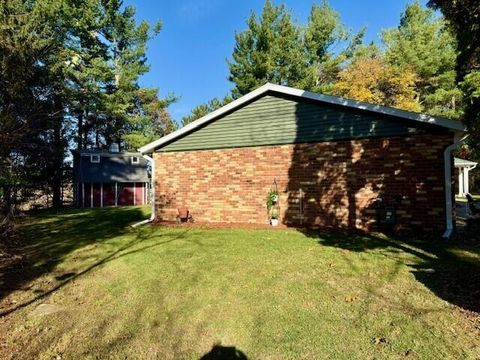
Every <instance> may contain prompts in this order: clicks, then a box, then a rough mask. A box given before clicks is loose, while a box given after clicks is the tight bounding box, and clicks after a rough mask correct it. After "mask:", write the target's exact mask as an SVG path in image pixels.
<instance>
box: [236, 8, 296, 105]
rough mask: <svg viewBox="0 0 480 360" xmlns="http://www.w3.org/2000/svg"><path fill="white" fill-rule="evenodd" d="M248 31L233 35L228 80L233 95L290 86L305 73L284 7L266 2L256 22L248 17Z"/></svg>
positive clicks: (292, 28)
mask: <svg viewBox="0 0 480 360" xmlns="http://www.w3.org/2000/svg"><path fill="white" fill-rule="evenodd" d="M247 27H248V28H247V30H245V31H243V32H240V33H236V34H235V41H236V44H235V48H234V51H233V55H232V58H233V59H232V61H229V62H228V65H229V68H230V77H229V80H230V81H232V82H233V83H234V84H235V88H234V89H233V90H232V95H233V97H234V98H237V97H239V96H241V95H245V94H246V93H248V92H250V91H252V90H254V89H256V88H258V87H260V86H262V85H264V84H265V83H266V82H272V83H275V84H280V85H292V86H294V85H295V84H296V83H298V82H299V81H300V79H301V78H302V76H303V75H302V74H303V72H304V66H303V63H302V49H301V45H300V33H299V30H298V28H297V27H296V26H295V24H294V23H293V21H292V19H291V15H290V12H289V11H288V10H287V9H286V8H285V6H284V5H281V6H275V5H273V4H272V3H271V1H270V0H266V2H265V5H264V7H263V10H262V14H261V16H260V18H259V19H257V17H256V15H255V14H253V13H252V14H251V15H250V18H249V19H248V21H247Z"/></svg>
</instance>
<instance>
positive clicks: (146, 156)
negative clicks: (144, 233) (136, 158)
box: [132, 154, 155, 228]
mask: <svg viewBox="0 0 480 360" xmlns="http://www.w3.org/2000/svg"><path fill="white" fill-rule="evenodd" d="M142 156H143V158H144V159H145V160H147V161H148V162H149V163H150V165H151V167H152V179H151V188H152V213H151V215H150V218H148V219H146V220H143V221H140V222H138V223H135V224H133V225H132V227H134V228H135V227H137V226H140V225H145V224H148V223H151V222H152V221H154V220H155V161H153V158H151V157H150V156H148V155H144V154H142Z"/></svg>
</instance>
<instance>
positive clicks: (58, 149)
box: [0, 0, 176, 214]
mask: <svg viewBox="0 0 480 360" xmlns="http://www.w3.org/2000/svg"><path fill="white" fill-rule="evenodd" d="M134 16H135V9H134V8H133V7H131V6H127V7H125V6H124V5H123V4H122V1H121V0H80V1H78V0H8V1H0V196H1V200H2V204H1V205H2V212H3V214H8V213H10V212H11V210H12V205H13V204H14V203H18V202H19V201H20V200H19V199H16V198H15V197H16V196H18V194H19V190H22V189H23V190H25V189H28V188H31V187H36V188H38V187H43V188H45V187H46V188H47V189H48V191H50V192H51V194H52V198H53V205H54V206H60V205H61V203H60V201H61V193H60V191H61V182H62V177H63V171H64V169H65V159H67V158H68V151H69V149H70V148H76V149H84V148H88V147H97V148H102V147H105V146H107V145H108V144H110V143H112V142H122V144H123V146H124V147H125V148H127V149H135V148H137V147H139V146H141V145H143V144H145V143H147V142H149V141H151V140H153V139H155V138H158V137H159V136H162V135H164V134H166V133H168V132H170V131H172V130H173V129H174V128H175V127H176V123H175V122H174V121H172V119H171V118H170V116H169V114H168V111H167V106H168V104H169V103H170V102H171V101H173V100H174V98H173V96H168V97H166V98H160V97H159V96H158V90H157V89H153V88H143V87H141V86H140V85H139V83H138V80H139V77H140V76H141V75H142V74H144V73H146V72H147V71H148V70H149V67H148V65H147V63H146V60H147V59H146V55H145V54H146V49H147V44H148V41H149V40H150V39H151V38H152V37H154V36H155V35H156V34H158V32H159V31H160V29H161V24H160V23H157V24H153V25H151V24H149V23H147V22H145V21H142V22H140V23H138V24H137V23H136V21H135V19H134Z"/></svg>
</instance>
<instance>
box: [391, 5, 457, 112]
mask: <svg viewBox="0 0 480 360" xmlns="http://www.w3.org/2000/svg"><path fill="white" fill-rule="evenodd" d="M383 42H384V44H385V47H386V58H387V61H388V62H389V63H390V64H392V65H394V66H398V67H400V68H402V69H405V70H408V71H413V72H414V73H416V74H417V81H416V91H417V93H418V95H419V101H420V103H421V104H422V107H423V111H425V112H428V113H430V114H432V115H443V116H448V117H450V118H458V117H459V116H460V115H461V92H460V90H459V89H458V87H457V86H456V85H455V56H456V50H455V45H456V44H455V39H454V37H453V36H452V33H451V31H450V30H449V29H448V27H447V26H446V23H445V21H444V19H443V18H442V17H439V16H437V15H436V14H435V13H434V12H433V11H432V10H431V9H428V8H424V7H423V6H422V5H421V4H420V3H419V2H418V1H416V2H414V3H412V4H409V5H407V7H406V9H405V12H404V13H403V14H402V16H401V18H400V25H399V26H398V27H397V28H395V29H390V30H387V31H385V32H384V33H383Z"/></svg>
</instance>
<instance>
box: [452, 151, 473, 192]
mask: <svg viewBox="0 0 480 360" xmlns="http://www.w3.org/2000/svg"><path fill="white" fill-rule="evenodd" d="M476 166H477V163H476V162H474V161H469V160H464V159H460V158H455V168H457V169H458V195H459V196H465V194H468V193H469V192H470V187H469V183H468V175H469V172H470V171H471V170H473V169H475V167H476Z"/></svg>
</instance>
